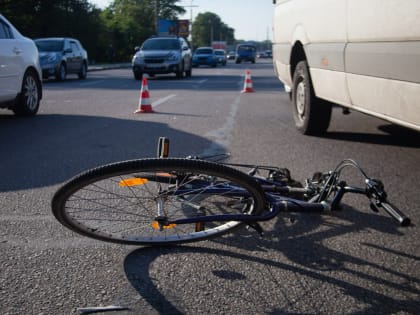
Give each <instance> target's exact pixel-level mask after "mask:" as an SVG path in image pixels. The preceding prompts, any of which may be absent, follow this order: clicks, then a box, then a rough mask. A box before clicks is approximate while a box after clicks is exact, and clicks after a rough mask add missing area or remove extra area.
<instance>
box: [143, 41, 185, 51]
mask: <svg viewBox="0 0 420 315" xmlns="http://www.w3.org/2000/svg"><path fill="white" fill-rule="evenodd" d="M172 49H180V44H179V41H178V40H176V39H151V40H147V41H145V42H144V44H143V47H142V50H172Z"/></svg>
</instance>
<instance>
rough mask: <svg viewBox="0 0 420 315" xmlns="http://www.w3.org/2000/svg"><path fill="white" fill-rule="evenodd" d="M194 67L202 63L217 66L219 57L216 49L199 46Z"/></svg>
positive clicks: (195, 54)
mask: <svg viewBox="0 0 420 315" xmlns="http://www.w3.org/2000/svg"><path fill="white" fill-rule="evenodd" d="M192 64H193V67H198V66H201V65H205V66H210V67H216V66H217V59H216V55H215V54H214V49H213V48H211V47H199V48H197V49H196V51H195V52H194V55H193V60H192Z"/></svg>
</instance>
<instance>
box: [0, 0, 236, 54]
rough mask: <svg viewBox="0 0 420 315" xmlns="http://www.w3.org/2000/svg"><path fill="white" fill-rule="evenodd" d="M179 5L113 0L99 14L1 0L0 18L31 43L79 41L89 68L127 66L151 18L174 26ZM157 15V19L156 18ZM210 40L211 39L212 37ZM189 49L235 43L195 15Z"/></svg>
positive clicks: (215, 20)
mask: <svg viewBox="0 0 420 315" xmlns="http://www.w3.org/2000/svg"><path fill="white" fill-rule="evenodd" d="M179 2H180V0H114V1H113V2H112V3H111V4H110V5H109V6H108V7H107V8H105V9H104V10H101V9H99V8H97V7H96V6H94V5H92V4H91V3H90V2H89V1H88V0H0V9H1V12H0V13H1V14H3V15H4V16H5V17H6V18H7V19H8V20H10V21H11V22H12V23H13V24H14V25H15V26H16V27H17V28H18V29H19V31H20V32H21V33H22V34H23V35H25V36H27V37H30V38H34V39H35V38H40V37H52V36H57V37H63V36H69V37H74V38H77V39H79V40H80V42H81V43H82V44H83V46H84V47H85V48H86V50H87V51H88V54H89V60H90V61H91V62H94V61H95V62H103V61H107V60H108V49H109V47H110V45H112V46H113V49H114V51H115V56H114V61H122V62H128V61H130V59H131V56H132V55H133V53H134V47H135V46H139V45H141V43H142V42H143V41H144V40H145V39H146V38H148V37H149V36H151V35H153V34H155V33H156V18H157V16H159V18H162V19H169V20H176V19H178V16H179V15H181V14H184V13H185V9H184V8H183V7H182V6H180V5H178V3H179ZM156 10H157V12H158V15H157V14H156ZM212 36H213V37H212ZM192 38H193V43H192V44H193V46H194V47H197V46H207V45H210V42H211V40H212V38H213V40H222V41H227V42H228V44H233V43H234V30H233V29H232V28H229V27H228V26H227V25H226V24H224V23H223V22H222V21H221V19H220V17H219V16H217V15H216V14H214V13H210V12H206V13H203V14H199V15H198V16H197V18H196V20H195V22H194V24H193V37H192Z"/></svg>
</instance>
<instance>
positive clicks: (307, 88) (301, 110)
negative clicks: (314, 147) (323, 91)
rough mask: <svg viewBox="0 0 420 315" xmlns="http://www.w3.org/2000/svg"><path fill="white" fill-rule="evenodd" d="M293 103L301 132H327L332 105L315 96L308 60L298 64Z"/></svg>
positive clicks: (294, 115)
mask: <svg viewBox="0 0 420 315" xmlns="http://www.w3.org/2000/svg"><path fill="white" fill-rule="evenodd" d="M292 104H293V118H294V121H295V125H296V128H297V129H298V130H299V131H300V132H301V133H303V134H305V135H321V134H323V133H325V132H326V130H327V129H328V126H329V124H330V120H331V111H332V107H331V104H330V103H329V102H327V101H325V100H322V99H320V98H317V97H316V96H315V92H314V89H313V86H312V80H311V77H310V75H309V70H308V64H307V62H306V61H300V62H299V63H298V64H297V66H296V70H295V72H294V75H293V89H292Z"/></svg>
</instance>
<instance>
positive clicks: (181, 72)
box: [176, 63, 184, 79]
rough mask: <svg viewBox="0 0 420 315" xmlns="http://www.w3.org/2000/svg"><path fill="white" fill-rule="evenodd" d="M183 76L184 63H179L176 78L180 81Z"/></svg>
mask: <svg viewBox="0 0 420 315" xmlns="http://www.w3.org/2000/svg"><path fill="white" fill-rule="evenodd" d="M183 76H184V63H181V65H180V66H179V67H178V71H177V72H176V77H177V78H178V79H182V77H183Z"/></svg>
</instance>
